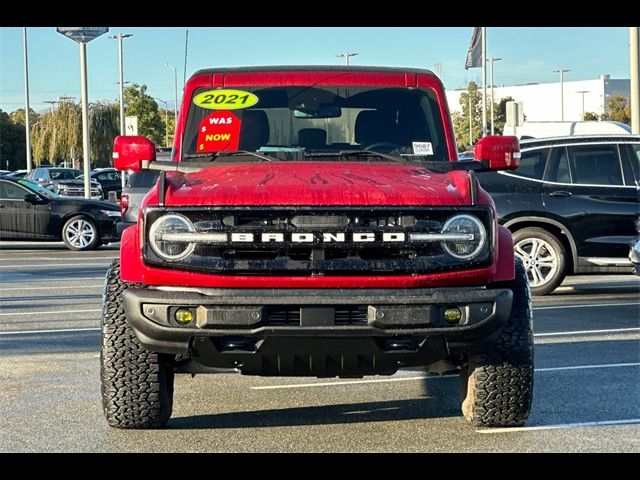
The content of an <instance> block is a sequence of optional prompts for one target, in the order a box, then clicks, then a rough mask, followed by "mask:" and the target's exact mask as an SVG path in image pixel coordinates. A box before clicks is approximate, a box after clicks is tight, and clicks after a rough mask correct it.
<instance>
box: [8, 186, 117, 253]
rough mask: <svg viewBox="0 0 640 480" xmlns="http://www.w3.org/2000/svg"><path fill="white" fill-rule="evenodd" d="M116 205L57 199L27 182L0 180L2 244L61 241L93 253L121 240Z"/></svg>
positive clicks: (53, 194) (64, 198)
mask: <svg viewBox="0 0 640 480" xmlns="http://www.w3.org/2000/svg"><path fill="white" fill-rule="evenodd" d="M119 219H120V211H119V208H118V206H117V205H114V204H113V203H108V202H103V201H95V200H85V199H84V198H68V197H61V196H59V195H56V194H55V193H53V192H52V191H50V190H48V189H46V188H44V187H42V186H41V185H39V184H37V183H34V182H31V181H29V180H25V179H19V180H12V179H7V178H0V240H36V241H49V242H50V241H60V240H62V241H63V242H64V243H65V245H66V246H67V248H69V249H71V250H91V249H93V248H97V247H99V246H100V245H102V244H105V243H109V242H117V241H118V240H119V239H120V236H119V235H118V232H117V229H116V223H117V221H118V220H119Z"/></svg>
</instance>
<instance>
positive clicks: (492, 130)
mask: <svg viewBox="0 0 640 480" xmlns="http://www.w3.org/2000/svg"><path fill="white" fill-rule="evenodd" d="M500 60H502V59H501V58H493V57H491V58H489V64H490V65H491V68H490V69H489V70H490V73H489V75H490V77H491V135H495V127H494V118H493V62H499V61H500Z"/></svg>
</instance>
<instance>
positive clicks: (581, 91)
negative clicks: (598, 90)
mask: <svg viewBox="0 0 640 480" xmlns="http://www.w3.org/2000/svg"><path fill="white" fill-rule="evenodd" d="M589 92H590V90H578V91H577V92H576V93H579V94H581V95H582V120H583V121H584V94H585V93H589Z"/></svg>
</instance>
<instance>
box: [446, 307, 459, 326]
mask: <svg viewBox="0 0 640 480" xmlns="http://www.w3.org/2000/svg"><path fill="white" fill-rule="evenodd" d="M444 319H445V320H446V321H447V322H449V323H458V322H459V321H460V320H461V319H462V312H461V311H460V309H459V308H458V307H453V308H445V309H444Z"/></svg>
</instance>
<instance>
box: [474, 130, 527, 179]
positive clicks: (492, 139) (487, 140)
mask: <svg viewBox="0 0 640 480" xmlns="http://www.w3.org/2000/svg"><path fill="white" fill-rule="evenodd" d="M473 159H474V160H476V161H484V162H487V165H488V167H489V170H492V171H497V170H515V169H516V168H518V167H519V166H520V144H519V143H518V137H513V136H502V135H490V136H488V137H484V138H481V139H480V140H478V143H476V146H475V148H474V149H473Z"/></svg>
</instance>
